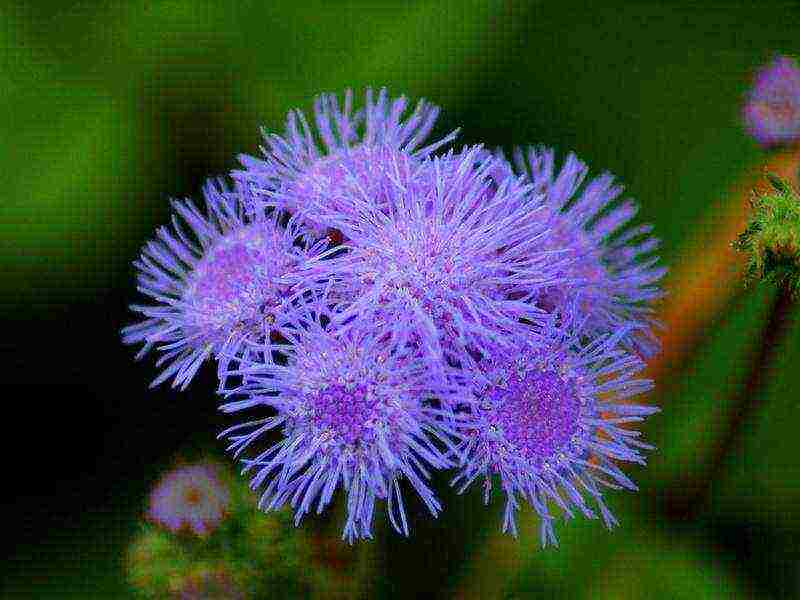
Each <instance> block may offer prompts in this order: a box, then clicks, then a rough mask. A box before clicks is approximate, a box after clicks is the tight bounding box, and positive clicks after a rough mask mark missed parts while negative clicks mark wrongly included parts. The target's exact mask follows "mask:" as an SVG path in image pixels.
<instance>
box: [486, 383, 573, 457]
mask: <svg viewBox="0 0 800 600" xmlns="http://www.w3.org/2000/svg"><path fill="white" fill-rule="evenodd" d="M488 400H489V401H490V402H491V403H492V404H493V405H494V407H495V408H494V409H493V410H491V411H490V412H489V413H488V421H489V425H490V427H493V428H495V429H496V430H497V432H498V433H499V434H500V435H501V436H502V437H503V439H504V440H506V441H507V443H509V444H510V445H511V446H513V449H514V450H515V451H516V452H518V453H519V454H520V455H521V456H522V457H523V458H525V459H526V460H530V461H534V462H543V461H546V460H548V459H551V458H553V457H555V456H557V455H558V453H559V452H561V451H562V450H563V449H564V448H565V447H566V446H567V445H568V444H569V443H570V441H571V439H572V437H573V436H574V435H575V434H576V433H577V432H578V426H579V421H580V413H581V403H580V398H579V396H578V393H577V390H576V388H575V384H574V383H572V382H570V381H565V380H564V379H563V378H562V377H561V376H560V375H558V374H557V373H554V372H552V371H540V370H532V371H529V372H528V373H525V374H524V375H523V376H517V375H514V376H513V377H512V378H511V379H510V380H509V381H508V382H507V384H506V385H505V389H503V388H502V387H499V386H495V387H493V388H492V390H491V391H490V392H489V398H488Z"/></svg>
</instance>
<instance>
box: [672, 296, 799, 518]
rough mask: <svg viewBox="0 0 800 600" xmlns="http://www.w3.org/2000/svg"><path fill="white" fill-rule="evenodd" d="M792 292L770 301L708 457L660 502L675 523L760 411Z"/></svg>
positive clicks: (706, 489)
mask: <svg viewBox="0 0 800 600" xmlns="http://www.w3.org/2000/svg"><path fill="white" fill-rule="evenodd" d="M793 305H794V300H793V299H792V290H791V288H790V286H789V285H787V284H781V285H780V286H779V289H778V294H777V295H776V296H775V299H774V300H773V303H772V307H771V309H770V313H769V317H768V319H767V324H766V326H765V328H764V331H763V334H762V335H761V339H760V341H759V345H758V347H757V348H756V350H755V353H754V355H753V360H752V362H751V368H750V372H749V373H748V375H747V379H746V380H745V383H744V385H743V386H742V387H741V388H740V389H739V390H738V391H737V392H736V393H735V395H734V397H733V398H731V400H730V402H729V403H728V406H729V410H728V412H727V413H726V414H725V415H724V416H723V419H724V425H725V427H724V430H725V432H726V433H725V434H724V435H723V436H722V438H721V439H720V440H719V441H718V442H717V444H716V445H715V446H714V448H713V449H712V451H711V456H710V457H709V459H708V460H707V461H706V462H705V465H703V466H702V467H701V468H700V469H699V470H697V471H694V472H691V473H688V474H686V475H685V476H684V477H683V478H682V479H679V480H678V481H677V482H676V483H674V484H673V485H672V486H670V488H671V490H672V493H668V494H667V496H666V498H665V499H664V511H665V512H666V514H667V516H669V517H670V518H672V519H675V520H681V521H688V520H692V519H693V518H694V517H695V516H697V513H698V512H699V511H700V509H702V508H703V506H704V505H705V503H706V502H707V501H708V497H709V493H710V491H711V486H712V485H713V484H714V482H715V481H717V479H718V478H719V476H720V475H721V474H722V472H723V471H724V469H725V464H726V461H727V459H728V457H729V456H730V455H731V454H732V453H733V452H735V451H736V450H737V449H738V447H739V444H740V442H741V438H742V434H743V433H744V431H745V424H746V423H748V422H749V421H750V418H751V417H752V416H753V415H754V414H755V413H756V411H757V410H758V409H759V408H760V407H761V402H760V400H761V392H762V391H763V383H764V381H765V375H766V374H767V373H768V371H769V368H770V365H771V364H772V362H773V359H774V357H775V352H776V350H777V349H778V348H779V347H780V346H781V344H782V343H783V342H784V340H785V338H786V334H787V332H788V330H789V327H790V325H791V320H792V319H791V317H792V308H793Z"/></svg>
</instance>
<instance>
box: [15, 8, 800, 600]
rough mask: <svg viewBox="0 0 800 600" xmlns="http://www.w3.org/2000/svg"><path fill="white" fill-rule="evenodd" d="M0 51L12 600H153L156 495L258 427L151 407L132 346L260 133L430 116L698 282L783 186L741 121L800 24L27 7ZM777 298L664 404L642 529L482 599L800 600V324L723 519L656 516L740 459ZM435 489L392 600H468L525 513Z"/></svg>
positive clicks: (183, 404) (528, 551)
mask: <svg viewBox="0 0 800 600" xmlns="http://www.w3.org/2000/svg"><path fill="white" fill-rule="evenodd" d="M0 23H2V24H3V27H2V28H0V48H2V52H0V133H1V134H2V140H3V142H4V143H3V144H2V148H1V149H0V189H2V190H3V194H4V200H3V202H2V203H0V273H2V275H0V315H1V316H0V318H2V336H0V364H2V366H3V369H2V370H3V373H4V376H3V378H2V398H3V402H4V407H5V411H4V417H3V420H4V423H5V427H4V434H3V435H2V437H1V438H0V439H2V455H3V456H4V471H5V473H4V478H3V480H4V481H5V485H4V486H3V487H4V490H5V492H4V494H3V503H4V505H5V506H4V510H3V515H4V517H5V519H6V520H7V525H6V526H5V527H4V528H3V532H4V535H3V536H2V537H3V543H4V545H6V546H7V549H6V553H5V557H6V560H5V561H4V564H3V566H2V568H1V569H0V571H2V579H1V580H0V592H2V593H3V594H4V595H7V597H14V598H50V597H52V598H66V597H75V598H89V597H92V598H93V597H98V598H105V597H125V594H126V588H125V584H124V578H123V574H122V569H121V565H120V559H119V557H120V555H121V553H122V552H123V550H124V548H125V545H126V543H127V542H128V539H129V537H130V535H131V532H132V531H133V528H134V526H135V519H136V517H137V515H138V514H139V513H140V511H141V510H142V505H143V502H144V498H145V495H146V493H147V490H148V488H149V487H150V486H151V485H152V483H153V481H154V480H155V478H156V477H157V475H158V473H159V470H160V469H161V468H162V467H163V466H164V465H166V464H168V463H169V461H170V460H171V459H172V457H173V456H174V455H175V454H176V453H177V452H181V451H183V450H185V449H186V448H187V447H203V448H207V447H215V446H216V447H218V445H217V443H216V442H215V439H214V438H215V435H216V433H217V432H218V431H219V430H221V429H222V428H224V427H226V426H227V425H229V424H230V423H229V422H228V420H226V418H225V417H223V416H222V415H219V414H217V412H216V398H215V397H214V393H213V392H214V389H215V380H214V373H213V369H212V368H210V367H207V368H205V369H204V370H203V371H202V373H201V374H200V376H198V378H197V379H196V380H195V382H194V383H193V384H192V386H191V388H190V390H189V391H188V392H186V393H182V394H181V393H177V392H174V391H172V390H170V389H168V388H165V387H163V386H162V387H161V388H158V389H156V390H149V389H148V383H149V381H150V380H151V379H152V378H153V377H154V376H155V374H156V371H155V368H154V366H153V361H152V357H148V359H146V360H144V361H142V362H139V363H136V362H134V360H133V356H134V354H135V352H134V350H133V349H131V348H127V347H124V346H123V345H122V344H121V342H120V337H119V330H120V328H121V327H122V326H124V325H125V324H127V323H128V322H129V320H130V318H131V317H130V314H129V312H128V310H127V305H128V304H129V303H131V302H132V301H134V300H136V299H137V296H136V295H135V289H134V272H133V268H132V267H131V265H130V263H131V261H132V260H133V259H134V258H135V257H136V255H137V253H138V249H139V247H140V246H141V245H142V244H143V243H144V242H145V241H146V240H147V239H148V237H149V236H150V235H151V233H152V231H153V230H154V228H155V227H156V226H158V225H160V224H162V223H165V222H166V221H167V219H168V215H169V210H168V208H169V207H168V199H169V198H171V197H177V198H183V197H194V198H198V197H199V192H200V188H201V186H202V183H203V181H204V180H205V178H206V177H209V176H217V175H222V174H224V173H226V172H227V171H229V170H230V169H232V168H235V167H236V164H237V163H236V159H235V157H236V155H237V154H238V153H240V152H245V153H250V154H255V153H256V152H257V147H258V144H259V141H260V140H259V127H260V126H265V127H267V128H268V129H270V130H281V129H282V127H283V118H284V114H285V112H286V111H287V110H288V109H290V108H293V107H295V106H298V107H301V108H303V109H305V110H310V109H311V103H312V99H313V96H314V95H315V94H316V93H319V92H321V91H336V92H339V93H341V92H343V91H344V89H345V88H347V87H352V88H353V89H354V90H355V91H356V93H357V95H360V94H361V93H362V92H363V89H364V87H365V86H367V85H372V86H373V87H379V86H381V85H387V86H388V87H389V89H390V92H391V93H392V94H401V93H404V94H407V95H408V96H410V97H411V98H412V99H414V100H416V99H417V98H419V97H425V98H427V99H429V100H431V101H432V102H434V103H437V104H439V105H440V106H441V107H442V109H443V111H442V116H441V118H440V121H439V124H438V126H437V132H438V133H439V134H443V133H445V132H447V131H449V130H451V129H453V128H454V127H457V126H461V127H463V133H462V135H461V136H460V139H459V143H460V144H468V143H477V142H483V143H485V144H487V145H488V146H490V147H494V146H498V145H502V146H503V147H505V148H506V149H510V148H511V147H512V146H513V145H516V144H526V143H546V144H548V145H552V146H555V147H556V148H558V149H559V151H560V152H561V153H562V156H563V153H566V152H567V151H569V150H574V151H575V152H577V153H578V154H579V156H581V157H582V158H583V159H585V160H586V161H587V162H589V164H590V165H591V166H592V168H593V172H594V173H595V174H599V173H600V172H601V171H603V170H606V169H607V170H609V171H611V172H612V173H614V174H616V175H617V176H618V177H619V178H620V180H622V181H623V182H624V183H625V184H626V190H627V193H628V194H630V195H631V196H632V197H635V198H637V199H638V200H639V202H640V203H641V205H642V209H641V215H642V217H643V219H645V220H647V221H652V222H654V223H655V225H656V231H657V233H658V234H659V235H660V237H662V239H663V240H664V245H663V256H664V258H665V262H666V263H667V264H668V265H672V264H676V263H679V262H680V261H685V260H692V256H694V254H693V253H696V252H698V251H700V249H698V248H696V247H695V246H693V245H692V239H693V237H692V236H693V234H694V233H696V232H698V231H703V230H706V229H708V228H710V227H712V226H713V225H714V223H715V222H717V221H718V220H720V219H722V218H723V215H724V214H725V211H726V207H727V206H728V205H729V203H730V202H731V201H732V200H731V199H730V198H729V195H728V190H730V188H731V186H732V185H733V184H734V183H735V182H737V181H738V180H739V178H740V177H741V176H742V173H743V172H745V171H746V170H748V169H753V168H758V165H760V164H762V163H763V162H764V161H765V160H766V159H767V154H766V153H765V152H764V151H763V150H761V149H759V148H758V147H757V146H756V144H755V143H754V142H753V141H752V140H750V139H748V138H747V136H746V135H745V133H744V132H743V129H742V127H741V124H740V122H739V110H740V106H741V102H742V97H743V94H744V93H745V91H746V89H747V87H748V86H749V83H750V77H751V75H752V72H753V69H754V68H755V67H757V66H758V65H760V64H763V63H764V62H766V61H768V60H770V59H771V57H772V56H773V55H774V54H775V53H776V52H781V53H787V54H795V55H797V54H800V37H798V35H797V33H798V31H800V9H798V5H797V3H796V2H720V1H717V2H688V1H686V2H669V3H662V2H592V3H579V2H570V1H561V2H528V3H526V2H512V1H505V2H496V1H491V0H490V1H486V0H483V1H474V2H472V1H468V0H465V1H464V2H454V1H446V2H440V1H436V0H434V1H414V2H403V3H396V4H392V3H384V4H379V3H375V2H322V1H310V2H251V1H245V2H239V3H233V5H232V4H231V3H229V2H222V1H209V2H189V1H187V0H183V1H171V2H135V1H134V2H85V1H81V2H75V1H69V0H68V1H64V2H59V3H45V2H38V3H29V2H18V3H15V2H5V3H3V5H2V6H0ZM732 285H733V284H732ZM770 295H771V292H770V291H769V290H768V289H766V288H763V289H762V288H756V289H754V290H748V291H744V292H742V291H738V288H737V292H736V294H735V295H734V300H733V301H732V303H731V304H730V306H729V310H728V312H727V314H726V315H725V316H724V318H722V317H720V318H718V319H716V320H715V321H714V324H713V327H712V328H711V329H710V330H709V331H707V332H706V334H705V335H704V337H703V338H702V340H701V342H700V343H699V344H698V345H697V347H696V348H692V349H691V350H692V352H691V358H690V363H688V365H687V366H685V368H683V369H681V370H675V371H672V372H670V373H668V376H666V377H664V378H663V380H659V381H657V382H656V385H657V392H656V393H655V397H654V400H655V402H657V403H658V404H660V405H661V406H662V408H663V410H664V412H663V414H662V415H660V416H658V417H656V418H654V425H653V427H652V429H650V430H649V431H648V433H649V435H650V437H651V439H652V440H653V441H654V443H655V444H656V445H657V446H658V447H659V451H658V452H657V453H656V454H655V455H654V456H653V459H652V464H651V465H650V466H649V467H648V468H647V469H643V468H633V469H630V471H631V473H632V475H633V477H634V479H636V480H637V481H638V482H639V483H640V484H641V487H642V490H643V491H642V492H641V493H640V494H628V495H624V494H615V495H612V497H611V505H612V506H613V507H614V508H615V510H616V512H617V513H618V514H619V516H620V517H621V519H620V520H621V521H622V527H621V528H620V530H618V531H617V532H615V533H613V534H609V533H608V532H606V531H604V530H603V529H602V527H601V526H600V525H599V524H598V523H596V522H590V523H568V524H566V525H563V526H561V527H560V528H559V535H560V538H561V540H562V548H561V549H559V550H548V551H541V550H539V549H538V536H537V533H536V527H535V523H534V522H533V518H532V517H531V518H529V521H530V522H531V524H529V525H527V526H523V528H522V539H521V540H520V541H519V542H514V543H516V544H518V545H519V548H520V549H519V550H518V554H517V555H516V556H517V558H516V559H515V560H517V562H516V563H514V568H513V569H512V570H511V571H510V572H509V574H508V577H507V578H506V579H504V580H502V581H499V582H494V583H491V584H489V583H487V586H489V587H487V588H486V593H485V595H484V596H483V597H513V598H523V597H533V596H534V595H536V597H542V596H541V595H542V594H544V596H546V597H550V596H557V597H592V598H606V597H607V598H615V599H616V598H638V597H646V598H651V597H653V598H655V597H659V598H683V597H685V598H692V599H695V598H734V597H736V598H738V597H743V598H745V597H765V598H788V597H800V468H799V467H798V464H797V460H798V459H797V457H798V456H800V442H799V441H798V436H797V435H796V433H795V430H796V427H797V425H796V424H797V422H798V418H797V398H798V397H800V394H798V392H797V390H798V389H800V388H798V383H800V377H799V376H798V373H797V369H796V368H794V367H793V365H794V364H796V363H795V361H796V360H799V359H800V328H799V327H798V326H797V324H795V325H793V328H792V330H791V332H790V335H789V341H788V342H787V343H786V347H785V348H784V349H783V351H782V352H780V358H779V361H778V364H777V365H775V368H774V369H773V370H771V371H770V375H769V378H768V385H767V389H765V390H763V394H762V401H763V407H764V408H763V410H761V411H759V412H758V413H757V414H756V415H755V416H754V417H753V418H752V420H751V422H749V423H748V424H747V426H746V427H745V432H744V436H743V438H742V439H741V440H740V443H739V444H738V445H737V447H736V451H735V454H734V455H732V456H730V457H728V459H726V460H727V462H726V467H725V469H724V470H723V471H722V475H721V476H720V479H719V480H718V481H714V482H713V483H712V485H711V499H710V500H709V502H708V503H707V504H706V505H704V507H703V510H702V511H701V512H700V514H699V515H698V516H697V517H696V518H693V519H692V520H690V521H675V520H674V519H672V520H670V519H668V518H667V517H665V516H664V514H663V512H662V511H661V510H660V508H659V501H658V498H659V494H660V493H661V492H662V491H663V490H666V489H668V488H669V487H670V484H671V482H674V481H675V478H676V477H677V476H678V475H679V474H680V473H682V472H684V471H686V470H687V469H689V470H691V469H692V468H694V466H693V465H695V461H696V460H700V458H698V457H702V454H703V452H704V449H705V448H707V447H708V446H709V445H711V444H713V443H714V440H715V439H716V438H717V437H718V436H720V435H722V433H723V432H721V431H719V429H718V427H716V425H715V424H716V423H717V422H718V421H717V416H718V414H719V411H720V407H721V406H724V403H725V400H726V398H727V397H729V396H730V394H732V393H733V391H735V390H736V389H737V386H740V385H741V383H742V381H741V378H742V373H743V372H744V371H745V370H746V363H747V360H748V358H749V356H750V352H751V349H752V347H753V344H754V343H755V342H754V340H755V339H756V338H757V335H758V331H759V327H760V326H761V325H762V324H763V321H764V319H765V314H766V312H765V311H766V307H767V302H768V299H769V298H770ZM437 488H438V489H439V490H440V491H441V492H442V495H443V496H444V498H443V499H444V501H445V506H446V510H445V513H444V515H443V517H442V518H440V519H439V520H438V521H436V522H432V521H430V520H429V519H424V518H422V515H421V514H419V513H420V512H421V511H419V510H417V509H416V508H412V512H414V513H417V516H419V517H420V518H418V519H414V522H413V525H414V532H413V534H412V537H411V538H410V539H409V540H402V539H398V538H396V537H392V535H391V534H390V532H388V531H381V532H380V538H381V539H380V540H379V541H378V542H377V543H379V544H384V546H383V551H382V556H384V557H389V558H388V559H387V560H385V561H384V563H383V564H382V565H381V567H380V569H381V571H380V573H381V577H380V581H379V582H377V584H376V585H377V589H378V590H379V594H380V595H382V596H397V597H413V594H416V595H417V597H442V598H446V597H451V594H452V593H453V590H454V589H458V586H459V585H460V582H462V581H465V580H467V581H468V580H469V577H476V576H480V575H479V574H480V573H481V572H482V571H481V569H484V570H485V569H487V566H486V565H485V564H481V560H482V559H481V558H480V557H481V554H480V552H481V551H482V550H483V549H484V548H485V547H486V546H487V545H488V544H491V543H492V540H494V539H495V536H496V528H497V516H498V511H499V509H500V503H499V502H497V503H495V504H493V505H492V506H491V507H490V509H489V510H486V509H484V508H483V507H482V505H481V504H480V498H479V494H478V493H475V494H471V495H467V496H466V497H465V498H456V497H455V496H454V495H453V494H452V493H451V492H449V491H447V478H446V477H440V478H439V479H438V480H437ZM417 508H418V507H417ZM528 516H529V517H530V515H528ZM523 518H524V516H523ZM519 557H522V558H519ZM476 574H478V575H476ZM487 581H488V580H487ZM504 595H505V596H504Z"/></svg>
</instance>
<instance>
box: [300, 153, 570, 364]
mask: <svg viewBox="0 0 800 600" xmlns="http://www.w3.org/2000/svg"><path fill="white" fill-rule="evenodd" d="M494 166H495V159H493V158H492V157H488V158H487V157H486V156H485V155H484V152H483V150H482V148H481V147H479V146H476V147H474V148H470V149H468V150H465V151H463V152H461V153H459V154H457V155H456V154H453V153H452V152H451V153H448V154H447V155H445V156H443V157H437V158H434V159H432V160H430V161H426V162H425V163H423V165H422V166H421V167H420V169H418V171H417V172H418V174H419V175H418V176H419V177H420V178H422V179H424V180H430V181H432V182H433V185H430V186H428V185H422V186H410V185H405V183H404V182H402V181H399V180H398V179H396V178H394V177H393V176H392V174H393V173H394V170H393V169H392V166H391V164H390V165H387V166H386V171H385V172H382V174H383V177H384V181H383V183H382V185H384V189H385V191H386V197H387V199H388V200H389V202H388V204H387V205H386V206H387V207H388V210H384V208H383V207H379V206H376V205H375V204H374V203H373V202H372V199H371V197H370V195H369V193H368V192H366V191H364V190H362V189H361V188H359V187H358V186H355V187H354V188H352V189H348V188H346V187H344V188H342V190H341V191H340V193H342V194H348V195H349V200H348V201H349V202H350V203H351V204H352V206H353V207H354V208H355V211H354V212H352V213H347V214H341V215H338V216H336V215H333V214H331V215H329V216H330V219H331V221H330V222H331V223H332V224H333V226H334V227H336V228H337V229H338V230H340V231H342V233H343V234H344V236H345V238H346V240H347V241H346V242H345V243H344V244H342V245H341V246H340V247H339V250H340V254H339V255H337V256H336V257H334V258H332V259H330V260H316V259H312V260H310V261H309V262H308V263H306V265H307V267H308V269H307V270H306V271H304V272H303V277H306V278H307V281H308V282H311V283H314V282H318V281H334V282H335V283H336V290H337V291H338V297H339V298H340V299H341V304H340V306H341V307H342V308H343V309H345V310H344V312H343V313H342V314H341V315H340V317H338V318H340V319H341V320H347V319H351V318H352V317H353V316H354V315H357V316H358V319H357V320H356V321H360V320H366V321H369V322H373V323H376V324H377V325H378V326H382V325H386V326H387V327H388V329H389V330H390V331H391V332H392V335H393V336H394V337H403V336H405V335H407V334H408V333H411V335H412V338H413V339H414V340H415V342H416V343H418V344H419V345H420V347H421V348H424V349H425V351H426V353H427V355H428V356H430V357H431V358H434V359H443V358H445V356H446V357H448V358H452V359H454V360H455V361H456V362H460V361H461V360H463V359H464V355H465V354H467V353H469V352H480V351H481V349H482V347H483V346H484V345H485V344H487V343H492V344H495V345H503V344H504V343H505V340H506V335H505V332H506V331H508V330H510V329H513V328H514V327H515V326H516V324H517V323H518V322H519V321H520V320H521V319H527V320H529V321H535V320H536V319H537V318H540V317H541V316H542V315H543V314H544V313H543V311H541V310H540V309H538V308H537V307H536V306H534V304H533V303H532V302H531V298H533V297H535V296H536V295H537V294H539V293H541V291H542V290H543V289H544V288H545V287H547V286H552V285H555V284H556V282H557V279H556V277H558V276H560V273H561V271H560V270H559V268H561V270H562V271H563V268H564V264H563V260H562V257H563V255H564V252H563V251H562V250H561V249H559V248H554V246H555V244H551V245H550V246H545V242H544V241H543V240H544V239H545V238H546V236H547V235H548V231H547V230H546V229H545V225H543V223H542V221H543V220H544V219H536V218H535V217H536V214H537V211H538V212H539V213H540V214H541V212H542V211H543V210H544V207H543V206H541V205H537V203H536V202H534V201H533V200H531V199H530V197H529V192H530V186H526V185H523V184H522V183H521V182H520V181H519V180H518V179H517V178H515V177H509V178H506V179H505V180H504V181H503V182H502V183H501V184H500V185H496V182H495V181H494V180H493V179H492V177H491V175H490V174H491V173H493V172H494ZM523 199H526V200H527V201H526V202H523V201H522V200H523ZM298 285H299V284H298ZM356 321H352V322H356ZM440 362H441V363H442V364H443V363H444V361H443V360H440Z"/></svg>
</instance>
